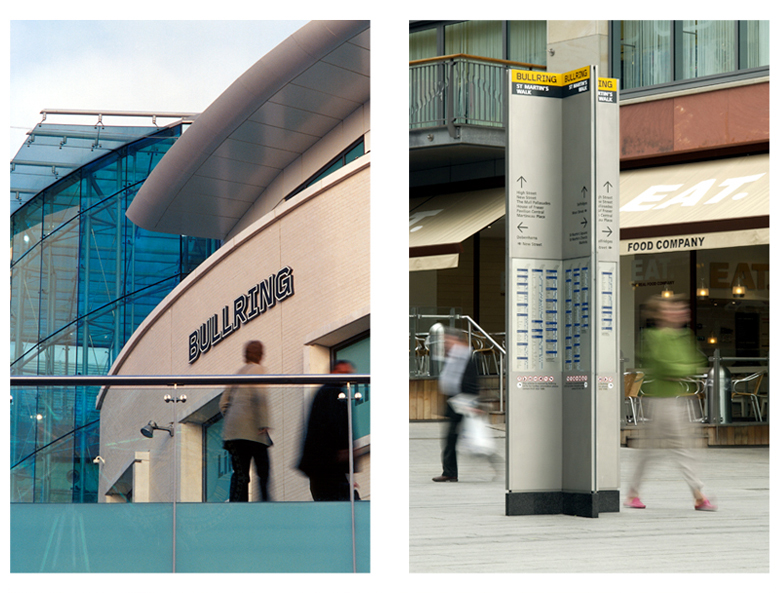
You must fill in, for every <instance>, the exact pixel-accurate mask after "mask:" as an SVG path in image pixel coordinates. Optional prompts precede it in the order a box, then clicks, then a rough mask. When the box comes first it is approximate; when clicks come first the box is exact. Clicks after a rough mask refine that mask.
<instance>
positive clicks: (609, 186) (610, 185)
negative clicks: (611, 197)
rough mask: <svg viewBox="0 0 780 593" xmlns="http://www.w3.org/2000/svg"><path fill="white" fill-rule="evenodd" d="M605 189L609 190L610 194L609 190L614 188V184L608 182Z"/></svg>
mask: <svg viewBox="0 0 780 593" xmlns="http://www.w3.org/2000/svg"><path fill="white" fill-rule="evenodd" d="M604 187H606V188H607V192H609V190H610V189H611V188H612V184H611V183H610V182H609V181H607V182H606V183H605V184H604Z"/></svg>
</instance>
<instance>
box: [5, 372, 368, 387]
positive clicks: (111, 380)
mask: <svg viewBox="0 0 780 593" xmlns="http://www.w3.org/2000/svg"><path fill="white" fill-rule="evenodd" d="M370 382H371V375H357V374H351V375H344V374H328V375H61V376H56V375H12V376H11V387H39V386H48V387H51V386H55V385H58V386H63V387H73V386H88V385H92V386H94V385H99V386H106V387H117V386H143V387H148V386H162V387H173V386H176V385H178V386H181V385H188V386H190V385H238V384H252V385H255V384H256V385H320V384H322V385H333V384H338V383H370Z"/></svg>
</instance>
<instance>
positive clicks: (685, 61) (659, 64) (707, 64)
mask: <svg viewBox="0 0 780 593" xmlns="http://www.w3.org/2000/svg"><path fill="white" fill-rule="evenodd" d="M612 44H613V45H612V48H613V51H612V55H613V58H612V60H613V66H612V75H613V76H614V77H616V78H619V79H620V81H621V85H622V88H623V89H624V90H628V89H635V88H640V87H649V86H655V85H661V84H668V83H672V82H677V81H689V80H693V79H697V78H702V77H710V76H725V75H730V74H733V73H737V72H739V71H740V70H749V69H756V68H768V66H769V21H708V20H691V21H615V22H614V23H613V28H612Z"/></svg>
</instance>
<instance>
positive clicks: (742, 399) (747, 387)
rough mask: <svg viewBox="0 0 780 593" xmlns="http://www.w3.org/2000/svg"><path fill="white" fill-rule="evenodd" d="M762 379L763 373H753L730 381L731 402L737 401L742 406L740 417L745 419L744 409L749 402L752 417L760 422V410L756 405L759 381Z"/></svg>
mask: <svg viewBox="0 0 780 593" xmlns="http://www.w3.org/2000/svg"><path fill="white" fill-rule="evenodd" d="M763 378H764V373H763V372H759V373H753V374H752V375H748V376H747V377H743V378H742V379H733V380H732V381H731V400H732V401H734V400H739V403H740V404H741V406H742V417H743V418H744V417H745V412H746V410H745V407H746V404H747V402H748V401H749V402H750V407H751V409H752V411H753V416H754V417H755V419H756V420H758V421H759V422H761V421H762V420H761V409H760V408H759V405H758V390H759V389H760V388H761V381H762V380H763Z"/></svg>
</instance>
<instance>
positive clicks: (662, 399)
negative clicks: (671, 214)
mask: <svg viewBox="0 0 780 593" xmlns="http://www.w3.org/2000/svg"><path fill="white" fill-rule="evenodd" d="M647 311H648V315H649V316H651V317H653V318H654V319H655V327H652V328H648V329H646V330H644V332H643V336H642V367H643V369H644V371H645V377H646V379H645V388H644V390H643V392H644V396H645V397H648V398H651V399H650V402H651V409H652V421H651V422H650V423H649V426H648V433H649V434H648V436H649V438H651V439H653V440H654V441H656V442H655V443H654V444H655V445H656V446H658V447H664V448H666V449H668V450H670V451H672V453H673V454H674V455H675V457H676V459H677V462H678V464H679V466H680V469H681V470H682V473H683V477H684V478H685V481H686V483H687V484H688V486H689V487H690V489H691V492H692V493H693V497H694V509H696V510H697V511H714V510H716V508H717V507H716V506H715V505H714V504H712V503H711V502H710V501H709V500H707V498H706V497H705V496H704V494H702V488H703V484H702V482H701V480H700V479H699V478H698V476H697V475H696V471H695V469H694V456H693V453H692V452H691V450H690V449H688V448H686V446H685V440H686V438H687V437H688V436H689V432H690V425H689V423H688V420H687V417H686V410H685V407H684V404H683V402H682V400H680V399H677V397H678V396H679V395H682V389H681V385H680V381H681V380H682V379H683V378H684V377H687V376H689V375H694V374H696V372H697V370H698V368H699V367H701V366H704V365H706V363H707V360H706V358H705V357H704V356H703V355H702V354H701V353H699V351H698V350H697V349H696V341H695V338H694V335H693V332H691V330H690V329H688V328H687V327H685V325H686V324H687V323H688V321H689V320H690V310H689V308H688V305H687V303H686V302H685V301H684V300H682V299H680V298H679V297H678V298H674V297H673V298H663V297H661V296H660V295H659V296H657V297H653V298H651V299H650V300H649V301H648V303H647ZM657 453H658V450H657V449H652V448H644V449H642V450H641V452H640V456H639V462H638V464H637V466H636V470H635V471H634V476H633V479H632V481H631V488H630V490H629V492H628V499H627V500H626V502H625V506H626V507H629V508H635V509H643V508H645V504H644V503H643V502H642V501H641V500H640V499H639V486H640V485H641V483H642V479H643V477H644V475H645V472H646V469H647V464H648V462H649V461H650V460H651V459H652V458H653V457H655V455H656V454H657Z"/></svg>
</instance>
